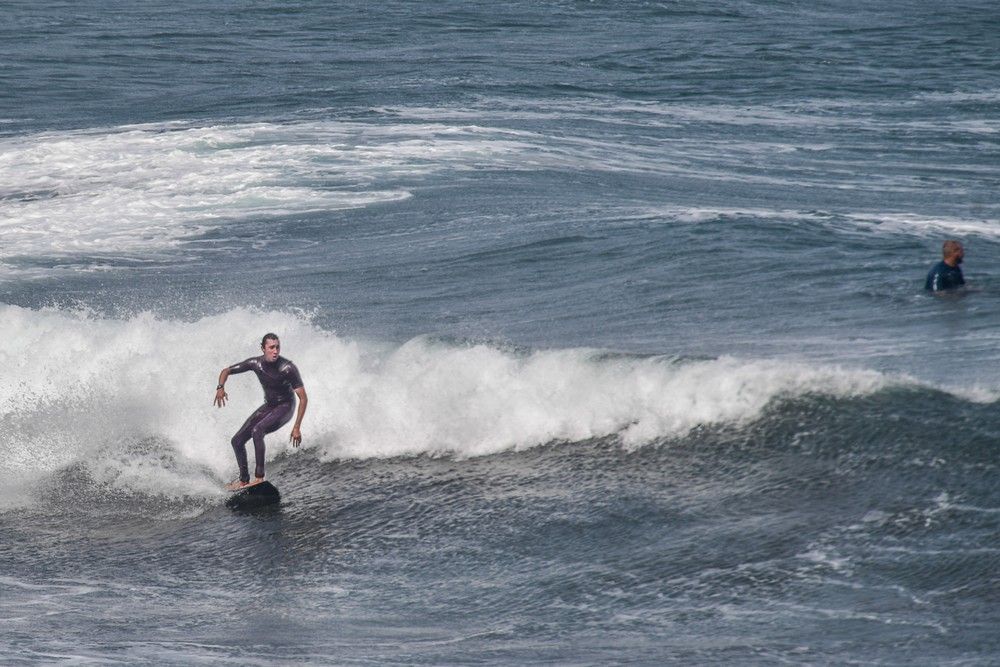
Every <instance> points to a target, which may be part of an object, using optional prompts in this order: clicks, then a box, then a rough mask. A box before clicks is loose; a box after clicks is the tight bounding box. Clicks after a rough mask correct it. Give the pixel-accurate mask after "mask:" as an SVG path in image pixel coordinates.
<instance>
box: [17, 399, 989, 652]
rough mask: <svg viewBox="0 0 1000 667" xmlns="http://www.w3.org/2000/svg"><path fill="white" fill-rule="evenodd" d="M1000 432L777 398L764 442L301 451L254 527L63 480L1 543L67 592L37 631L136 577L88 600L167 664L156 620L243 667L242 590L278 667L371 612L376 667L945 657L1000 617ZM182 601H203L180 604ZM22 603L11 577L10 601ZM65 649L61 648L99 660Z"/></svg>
mask: <svg viewBox="0 0 1000 667" xmlns="http://www.w3.org/2000/svg"><path fill="white" fill-rule="evenodd" d="M994 412H995V410H994V409H993V406H991V405H987V404H982V403H976V402H971V401H967V400H964V399H961V398H957V397H954V396H952V395H948V394H945V393H942V392H940V391H937V390H932V389H926V388H919V387H894V388H887V389H882V390H879V391H877V392H875V393H873V394H870V395H867V396H863V397H852V398H843V397H831V396H822V395H814V394H811V395H800V396H796V397H789V398H784V399H777V400H774V401H772V402H771V403H769V405H768V407H767V408H766V409H765V410H764V411H763V412H762V414H761V415H760V416H759V417H758V418H757V419H755V420H753V421H751V422H749V423H745V424H719V425H704V426H700V427H697V428H695V429H692V430H690V431H689V432H687V433H685V434H683V435H678V436H675V437H668V438H661V439H658V440H657V441H656V442H653V443H650V444H649V445H647V446H644V447H640V448H631V449H630V448H623V447H622V446H621V443H620V441H619V439H618V438H617V437H615V436H607V437H602V438H593V439H588V440H585V441H577V442H565V443H552V444H549V445H546V446H539V447H534V448H531V449H527V450H523V451H506V452H501V453H497V454H493V455H490V456H480V457H472V458H460V459H456V458H454V457H452V456H444V457H441V456H437V457H435V456H427V455H421V456H416V457H413V456H403V457H390V458H382V459H364V460H362V459H354V458H344V459H341V460H335V461H325V462H324V461H323V460H321V459H320V457H319V456H318V455H317V454H318V452H317V451H315V450H311V451H306V452H304V453H301V454H296V455H291V454H282V455H279V456H278V457H277V459H276V460H275V461H273V462H272V465H271V468H270V469H269V474H270V475H271V476H272V479H276V480H280V482H279V483H280V484H281V486H282V487H283V488H284V490H285V502H284V503H283V504H282V505H281V506H280V508H278V509H276V510H270V511H264V512H257V513H253V514H250V515H233V514H231V513H229V512H228V511H225V510H223V509H222V508H221V506H220V505H221V499H220V498H218V497H203V498H201V499H198V498H192V499H189V506H188V508H187V510H186V511H184V512H180V511H178V510H177V509H176V507H175V508H174V510H168V511H167V512H163V509H164V505H163V503H162V501H163V500H164V498H163V497H162V496H157V495H156V494H151V495H148V494H132V495H128V494H123V493H122V492H120V491H115V490H114V489H108V488H107V487H105V486H102V485H101V484H100V483H99V482H97V481H96V480H93V479H88V478H87V477H86V475H85V474H83V475H78V474H76V473H77V472H79V471H69V472H68V474H67V478H66V479H65V480H64V481H66V482H67V483H68V484H67V486H66V487H64V488H65V490H64V491H61V492H58V493H57V492H55V491H50V492H49V493H48V494H47V495H48V497H47V500H46V501H45V502H43V503H41V504H39V505H35V506H34V507H33V508H32V510H31V513H32V514H33V515H34V516H35V524H36V527H35V529H33V530H32V531H30V532H22V531H21V530H19V529H18V528H17V526H18V525H23V523H21V524H8V523H0V536H2V537H3V538H4V539H3V540H0V544H3V545H5V546H4V547H0V554H2V555H3V557H4V559H5V560H7V559H10V561H9V562H11V563H12V565H13V566H14V571H19V570H20V568H21V566H23V565H26V563H21V561H22V560H23V559H25V558H28V557H29V554H33V556H30V557H32V558H34V559H35V560H34V562H33V567H34V568H35V571H36V572H39V573H48V574H49V575H50V576H53V577H55V580H56V581H57V583H54V584H52V586H51V587H52V590H51V591H49V593H48V594H47V596H43V598H44V600H45V602H44V603H43V604H41V605H40V606H36V607H35V608H33V609H28V608H27V607H26V608H25V609H24V610H23V611H24V613H25V614H26V615H28V616H30V615H31V614H37V613H43V611H46V610H47V611H55V610H58V609H59V608H60V605H64V604H70V605H72V599H73V596H76V595H83V594H84V593H81V592H80V590H79V589H80V588H81V587H84V588H85V587H86V585H87V584H86V582H87V581H88V580H91V579H96V580H102V579H103V578H105V576H106V575H105V573H106V572H107V571H111V570H115V571H119V572H121V573H123V574H121V575H119V576H120V578H119V577H116V578H115V579H116V581H120V584H119V585H120V586H121V587H122V588H121V589H115V588H109V587H107V586H98V587H97V588H96V589H94V590H92V591H91V593H90V594H91V595H94V594H96V595H101V596H103V597H104V598H105V599H106V601H107V604H108V605H110V606H111V608H113V609H116V610H117V611H118V612H119V613H123V612H124V611H125V607H126V606H127V607H128V611H129V612H130V613H128V614H127V618H128V619H129V620H127V621H124V623H125V626H127V627H126V628H124V629H123V631H127V632H130V633H139V634H141V635H142V636H144V637H147V638H150V640H151V641H154V642H155V641H161V642H163V650H164V651H166V653H165V655H166V656H168V658H169V656H170V655H173V654H172V653H171V651H174V650H181V649H180V647H178V646H177V645H175V644H172V643H171V642H170V641H169V639H168V638H167V637H166V636H164V635H163V633H162V632H161V631H159V630H158V629H157V623H159V622H160V620H161V619H166V618H170V617H171V616H172V615H174V614H175V613H176V612H175V608H176V609H177V610H178V611H179V610H180V609H181V608H183V609H184V613H185V615H186V616H187V617H188V618H193V619H195V620H197V619H199V618H201V619H203V620H205V621H206V622H207V620H208V619H212V627H214V628H216V629H215V630H214V631H213V632H212V633H206V632H205V631H199V630H196V629H191V630H190V631H188V634H187V639H188V641H189V642H190V643H189V644H187V645H186V646H185V647H184V649H183V650H184V651H187V652H188V653H186V654H185V655H187V656H189V657H190V655H192V652H193V654H194V655H195V656H201V657H204V658H207V657H209V656H213V657H216V658H222V659H227V657H229V656H235V655H236V652H237V651H238V650H239V649H237V648H235V647H233V646H231V645H229V644H227V642H226V641H224V640H222V639H221V637H224V636H226V634H227V633H237V634H238V633H239V632H241V624H242V623H244V622H245V619H244V618H243V616H242V615H241V614H240V613H237V612H235V611H234V612H232V613H230V612H227V611H226V609H229V608H232V609H236V608H238V606H239V600H240V599H241V597H242V596H245V595H254V596H264V597H265V598H267V599H268V600H269V610H268V612H267V613H266V617H267V618H268V619H269V621H268V622H269V623H275V622H280V623H281V625H280V626H279V627H280V628H281V629H282V633H283V637H284V639H283V640H281V641H278V642H277V643H276V644H274V645H272V646H271V647H263V648H261V654H260V655H261V656H262V657H263V658H271V659H279V658H281V657H285V658H287V657H288V656H287V654H286V651H295V652H296V653H294V654H293V656H292V657H293V659H295V660H300V659H301V660H304V661H308V655H309V651H339V650H349V649H348V647H350V646H352V645H355V644H356V643H357V642H359V641H363V638H364V637H365V636H367V634H366V633H368V632H370V628H366V626H365V623H366V619H369V618H370V617H371V615H372V614H377V615H379V618H380V626H381V627H382V632H383V633H384V636H385V637H387V639H385V640H383V641H382V642H381V643H380V644H379V645H378V646H377V647H375V648H374V649H373V650H372V653H369V654H368V655H369V656H372V655H373V654H374V657H372V659H373V660H388V661H403V662H420V663H435V662H437V661H441V660H446V659H447V656H449V655H453V653H451V652H452V651H454V650H455V649H456V646H455V644H454V642H457V643H458V649H459V650H461V651H462V655H463V656H464V658H465V659H468V660H490V659H502V660H504V661H516V660H518V659H521V658H526V657H529V656H530V655H534V656H536V657H537V651H541V652H543V653H544V652H545V651H546V650H556V649H545V648H544V647H542V645H543V644H546V643H547V642H549V641H550V640H551V639H552V636H553V633H556V634H558V636H559V638H560V643H564V642H565V643H570V644H572V645H573V646H574V647H575V650H577V651H582V652H585V653H586V655H588V656H589V657H591V658H594V657H595V656H597V658H601V657H603V658H606V659H609V660H610V659H614V655H615V651H616V650H617V649H618V647H621V646H623V645H631V644H632V643H634V642H640V643H641V642H642V641H643V638H648V637H650V636H658V637H661V638H665V639H664V640H663V641H661V642H660V643H659V644H658V645H657V648H656V649H654V648H653V647H650V648H649V653H645V652H643V650H642V649H640V651H639V654H638V655H639V659H640V660H653V659H654V657H656V658H659V659H672V660H677V661H684V660H695V661H700V662H706V661H708V662H728V661H732V660H741V661H742V660H750V661H751V662H753V661H761V662H768V661H773V660H779V659H781V660H784V659H804V660H809V659H821V656H824V655H828V654H829V652H830V651H833V650H844V646H843V644H844V643H845V642H848V643H850V642H865V643H866V645H867V648H866V649H865V650H866V655H868V656H869V657H870V658H873V659H880V660H885V661H890V662H891V661H898V660H900V659H904V658H907V657H909V658H912V659H915V658H920V657H924V658H926V657H927V656H926V651H927V649H928V646H929V645H938V646H942V645H961V643H962V642H963V641H965V639H964V638H966V637H976V636H978V633H981V632H982V628H983V627H984V624H987V623H989V622H991V621H995V620H996V619H995V618H993V619H991V618H989V617H988V614H987V615H986V616H984V615H983V610H984V609H986V608H988V602H989V599H990V596H991V595H993V592H992V591H994V590H995V589H994V588H993V586H994V584H995V571H996V566H997V563H998V560H1000V553H998V551H997V549H996V547H995V544H994V543H993V542H992V541H991V537H990V536H991V535H995V531H996V529H997V528H998V523H1000V516H998V513H997V510H996V508H995V507H992V508H991V507H990V503H991V502H992V494H993V489H994V488H995V483H994V482H993V481H992V480H993V479H995V476H996V472H997V470H996V464H995V460H994V458H995V457H992V456H991V455H990V452H991V451H992V450H991V449H990V448H989V446H988V445H989V443H990V442H993V441H994V440H991V439H992V438H995V436H996V431H997V429H998V428H1000V420H998V419H997V418H996V417H995V415H993V413H994ZM944 432H948V433H950V434H951V435H950V437H948V438H947V442H942V440H941V437H940V434H941V433H944ZM136 453H137V454H138V453H142V454H143V455H147V456H148V455H150V454H151V453H152V452H151V451H149V450H142V451H137V452H136ZM74 485H75V486H74ZM170 506H174V504H173V503H171V504H170ZM168 507H169V506H168ZM18 540H20V541H18ZM25 540H27V542H25ZM13 544H19V546H18V548H16V549H14V548H11V547H10V545H13ZM84 546H85V548H86V549H87V551H88V569H89V571H88V573H87V575H86V577H85V578H81V577H80V576H79V575H77V574H74V569H75V567H76V559H77V557H78V554H79V553H80V549H81V548H83V547H84ZM234 563H239V569H238V574H236V575H234V572H233V569H232V568H233V564H234ZM373 564H377V566H373ZM234 576H235V580H234ZM182 581H183V582H184V584H183V586H184V588H183V590H184V591H185V599H184V601H183V602H182V601H180V600H176V599H174V598H173V597H172V595H171V590H172V587H173V586H174V585H175V584H174V583H173V582H182ZM232 584H235V585H232ZM24 585H26V584H25V582H23V581H10V580H0V589H2V590H3V591H4V593H5V595H6V596H8V599H9V600H11V601H12V604H13V605H14V606H16V605H17V600H18V599H19V598H18V595H19V592H18V591H20V590H22V589H23V586H24ZM129 587H133V588H132V589H131V590H129ZM91 588H94V587H91ZM136 589H138V590H139V591H141V595H137V594H136ZM817 590H823V591H824V594H823V596H821V597H820V598H817V595H816V591H817ZM32 595H33V596H34V599H35V600H36V605H37V600H38V597H39V594H38V591H37V589H35V590H33V591H32ZM67 596H68V597H67ZM387 610H392V611H391V613H386V611H387ZM966 610H968V611H966ZM58 618H59V617H58V616H56V617H54V620H53V619H52V618H50V619H49V620H48V621H47V623H49V624H50V625H52V626H53V627H55V628H56V629H59V628H60V627H61V626H60V621H59V620H58ZM282 619H283V620H282ZM801 623H808V624H811V625H814V626H816V627H817V628H820V629H822V631H821V632H818V633H816V636H815V637H814V639H813V640H812V641H811V642H810V644H809V645H807V646H803V645H795V646H790V645H788V644H787V643H786V641H785V639H784V637H783V630H782V629H781V628H783V627H788V626H794V625H796V624H801ZM333 626H335V627H337V628H338V631H337V632H336V633H333V634H332V635H331V634H329V633H324V632H321V631H320V630H321V628H329V627H333ZM66 630H67V633H68V634H66V635H65V636H64V638H63V640H62V641H66V642H72V641H74V640H75V641H77V642H81V643H82V644H83V645H85V644H86V642H85V640H84V638H83V637H74V635H73V632H74V627H73V623H72V622H67V623H66ZM446 637H447V638H448V640H447V641H445V638H446ZM706 637H715V639H714V640H713V641H706V640H705V638H706ZM484 639H485V640H487V641H484ZM282 641H283V642H287V643H286V644H283V643H282ZM979 641H980V642H981V639H980V640H979ZM928 642H929V643H930V644H928ZM748 644H752V646H753V650H752V651H750V652H748V649H747V646H748ZM980 645H981V643H980ZM148 646H149V642H148V641H146V642H143V643H136V644H135V645H134V646H132V647H129V646H126V647H125V648H124V650H125V654H126V655H127V656H129V657H132V658H134V659H142V658H143V654H142V651H144V650H148ZM199 647H200V648H199ZM293 647H294V648H293ZM491 647H495V648H491ZM299 652H304V653H299ZM553 655H555V654H553ZM595 659H596V658H595Z"/></svg>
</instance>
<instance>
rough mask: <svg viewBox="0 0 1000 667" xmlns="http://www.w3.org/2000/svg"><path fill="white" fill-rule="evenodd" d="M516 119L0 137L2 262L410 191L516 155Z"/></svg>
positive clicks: (124, 249)
mask: <svg viewBox="0 0 1000 667" xmlns="http://www.w3.org/2000/svg"><path fill="white" fill-rule="evenodd" d="M524 149H525V146H524V145H523V144H522V143H520V141H519V139H518V138H517V136H515V133H512V132H509V131H503V130H497V131H488V130H483V129H482V128H476V127H468V126H463V127H455V126H449V125H442V124H414V123H408V124H402V125H389V126H376V125H367V124H363V123H349V122H337V121H316V122H297V123H253V124H232V125H223V126H210V127H199V126H193V125H188V124H182V123H167V124H157V125H142V126H130V127H119V128H111V129H103V130H88V131H77V132H61V133H45V134H37V135H31V136H26V137H8V138H0V232H2V233H3V237H4V244H3V247H2V248H0V267H2V266H5V265H6V269H7V270H8V271H9V270H10V264H11V262H9V261H8V262H6V263H3V262H2V260H4V259H8V260H9V258H13V257H44V258H51V257H60V258H61V257H73V256H77V255H88V254H100V253H112V254H114V255H115V256H135V257H139V258H148V257H149V256H150V255H151V253H155V252H157V251H164V250H169V249H171V248H173V247H176V245H177V244H178V243H179V242H180V241H182V240H183V239H185V238H189V237H191V236H194V235H197V234H199V233H202V232H203V231H205V230H206V229H208V228H210V227H212V226H213V225H215V224H218V222H219V221H220V220H233V219H242V218H260V217H264V216H280V215H289V214H296V213H305V212H310V211H332V210H339V209H348V208H357V207H363V206H367V205H370V204H373V203H379V202H389V201H395V200H400V199H404V198H407V197H409V196H410V193H409V191H408V190H407V189H406V187H405V185H404V184H402V183H400V179H404V178H405V179H410V180H412V179H414V178H419V177H421V176H422V175H426V174H428V173H433V172H434V171H436V170H440V169H474V168H476V167H477V166H480V165H482V164H484V163H485V164H489V163H492V162H494V161H500V162H509V163H510V164H516V162H517V160H516V159H514V158H513V157H511V156H512V155H513V154H516V153H519V152H521V151H523V150H524Z"/></svg>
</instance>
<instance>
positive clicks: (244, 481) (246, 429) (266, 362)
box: [214, 333, 309, 491]
mask: <svg viewBox="0 0 1000 667" xmlns="http://www.w3.org/2000/svg"><path fill="white" fill-rule="evenodd" d="M260 349H261V352H262V354H261V355H260V356H259V357H251V358H250V359H247V360H246V361H242V362H240V363H238V364H233V365H232V366H229V367H227V368H223V369H222V372H221V373H220V374H219V384H218V386H217V387H216V388H215V401H214V404H215V405H217V406H219V407H220V408H221V407H223V406H224V405H225V404H226V399H227V398H228V394H226V389H225V386H226V380H227V379H228V378H229V376H230V375H235V374H237V373H245V372H247V371H253V372H254V373H255V374H256V375H257V379H258V380H260V385H261V387H263V389H264V405H262V406H260V407H259V408H257V409H256V410H255V411H254V413H253V414H252V415H250V416H249V417H248V418H247V420H246V422H244V424H243V426H242V427H240V430H239V431H237V432H236V435H234V436H233V439H232V444H233V451H234V452H235V453H236V462H237V463H238V464H239V467H240V478H239V479H238V480H233V481H232V482H230V483H229V484H226V489H228V490H230V491H236V490H238V489H242V488H244V487H247V486H251V485H252V484H259V483H261V482H263V481H264V436H265V435H267V434H268V433H274V432H275V431H277V430H278V429H279V428H281V427H282V426H284V425H285V424H287V423H288V422H289V420H290V419H291V418H292V412H293V411H294V409H295V397H296V396H298V398H299V409H298V413H297V414H296V416H295V424H294V425H293V426H292V433H291V435H290V436H289V440H290V441H291V443H292V445H294V446H295V447H298V446H299V445H300V444H301V443H302V432H301V431H300V430H299V427H300V426H301V425H302V416H303V415H305V413H306V404H307V403H308V402H309V400H308V398H307V397H306V390H305V387H304V386H303V384H302V377H301V376H300V375H299V369H298V368H296V367H295V364H293V363H292V362H291V361H289V360H288V359H285V358H284V357H281V356H279V353H280V352H281V341H279V340H278V336H277V335H275V334H273V333H269V334H266V335H265V336H264V338H263V339H262V340H261V342H260ZM251 439H252V440H253V449H254V458H255V461H256V465H255V467H254V478H255V479H254V481H253V482H251V481H250V471H249V468H248V467H247V450H246V444H247V442H248V441H249V440H251Z"/></svg>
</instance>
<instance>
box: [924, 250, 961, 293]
mask: <svg viewBox="0 0 1000 667" xmlns="http://www.w3.org/2000/svg"><path fill="white" fill-rule="evenodd" d="M941 255H942V256H943V259H942V260H941V261H940V262H938V263H937V264H935V265H934V266H932V267H931V270H930V273H928V274H927V282H926V283H925V284H924V289H926V290H929V291H931V292H939V291H941V290H949V289H954V288H956V287H961V286H962V285H964V284H965V278H963V277H962V269H961V268H959V266H958V265H959V264H961V263H962V259H963V258H964V257H965V249H964V248H962V244H961V243H959V242H958V241H952V240H948V241H945V242H944V244H943V245H942V246H941Z"/></svg>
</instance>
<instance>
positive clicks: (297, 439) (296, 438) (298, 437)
mask: <svg viewBox="0 0 1000 667" xmlns="http://www.w3.org/2000/svg"><path fill="white" fill-rule="evenodd" d="M288 439H289V440H290V441H291V442H292V446H293V447H298V446H299V445H301V444H302V431H300V430H299V428H298V427H297V426H296V427H295V428H293V429H292V435H291V436H289V438H288Z"/></svg>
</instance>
